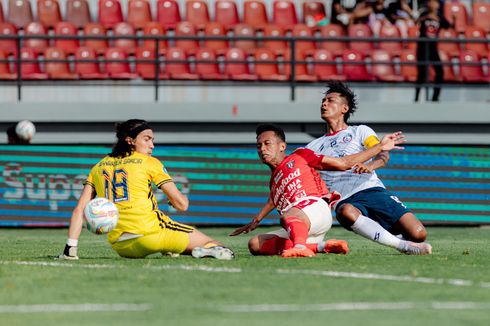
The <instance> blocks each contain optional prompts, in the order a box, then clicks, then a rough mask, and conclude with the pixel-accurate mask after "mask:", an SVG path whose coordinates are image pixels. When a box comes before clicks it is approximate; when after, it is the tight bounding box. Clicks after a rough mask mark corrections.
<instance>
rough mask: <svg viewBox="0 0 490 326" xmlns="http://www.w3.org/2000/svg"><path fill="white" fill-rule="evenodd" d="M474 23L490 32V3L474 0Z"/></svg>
mask: <svg viewBox="0 0 490 326" xmlns="http://www.w3.org/2000/svg"><path fill="white" fill-rule="evenodd" d="M472 12H473V25H475V26H476V27H479V28H482V29H483V30H484V31H485V33H490V3H488V2H486V3H485V2H482V1H481V0H480V1H478V2H473V11H472Z"/></svg>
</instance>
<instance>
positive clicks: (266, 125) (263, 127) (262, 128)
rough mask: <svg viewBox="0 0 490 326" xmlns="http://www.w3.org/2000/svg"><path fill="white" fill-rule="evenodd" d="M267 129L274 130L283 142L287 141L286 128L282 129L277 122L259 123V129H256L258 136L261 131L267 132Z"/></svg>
mask: <svg viewBox="0 0 490 326" xmlns="http://www.w3.org/2000/svg"><path fill="white" fill-rule="evenodd" d="M266 131H273V132H274V134H275V135H276V136H277V137H278V138H279V139H281V140H282V141H283V142H286V134H284V130H282V128H281V127H279V126H277V125H275V124H272V123H262V124H260V125H258V126H257V129H255V134H256V135H257V137H259V135H260V134H261V133H263V132H266Z"/></svg>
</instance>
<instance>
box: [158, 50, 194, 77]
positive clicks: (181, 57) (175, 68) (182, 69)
mask: <svg viewBox="0 0 490 326" xmlns="http://www.w3.org/2000/svg"><path fill="white" fill-rule="evenodd" d="M172 61H182V62H172ZM165 63H166V68H167V74H168V75H169V77H170V79H185V80H196V79H199V76H198V75H197V74H194V73H191V69H190V65H189V59H188V57H187V54H186V51H185V50H183V49H179V48H170V49H168V50H167V56H166V62H165Z"/></svg>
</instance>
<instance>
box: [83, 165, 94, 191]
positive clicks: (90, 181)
mask: <svg viewBox="0 0 490 326" xmlns="http://www.w3.org/2000/svg"><path fill="white" fill-rule="evenodd" d="M94 173H95V166H94V167H93V168H92V169H91V170H90V173H89V175H88V177H87V179H86V180H85V181H84V182H83V185H84V186H86V185H89V186H91V187H92V188H93V189H94V190H95V183H94Z"/></svg>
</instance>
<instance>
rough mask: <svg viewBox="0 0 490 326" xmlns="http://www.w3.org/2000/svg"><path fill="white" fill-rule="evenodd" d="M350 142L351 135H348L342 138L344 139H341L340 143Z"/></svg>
mask: <svg viewBox="0 0 490 326" xmlns="http://www.w3.org/2000/svg"><path fill="white" fill-rule="evenodd" d="M351 140H352V135H351V134H348V135H347V136H344V138H342V141H343V142H344V143H350V142H351Z"/></svg>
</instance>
